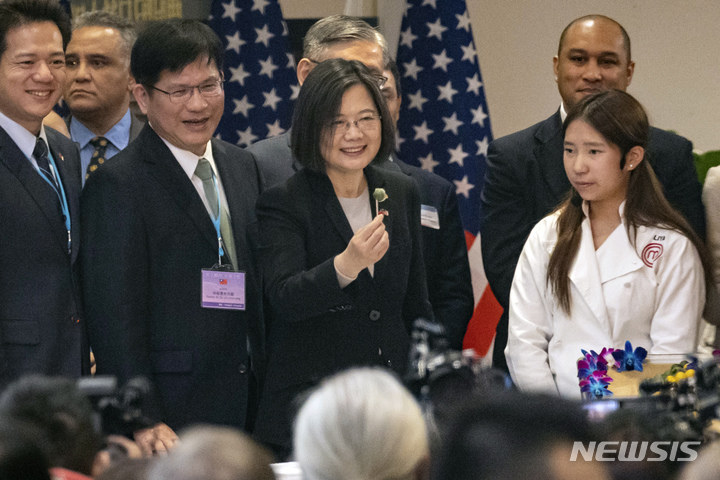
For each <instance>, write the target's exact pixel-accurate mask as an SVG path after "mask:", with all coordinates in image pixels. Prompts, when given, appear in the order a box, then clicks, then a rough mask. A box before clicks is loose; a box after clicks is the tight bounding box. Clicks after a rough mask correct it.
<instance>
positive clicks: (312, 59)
mask: <svg viewBox="0 0 720 480" xmlns="http://www.w3.org/2000/svg"><path fill="white" fill-rule="evenodd" d="M303 56H304V58H303V59H302V60H300V62H298V68H297V75H298V81H299V82H300V84H301V85H302V83H303V82H304V81H305V78H306V77H307V75H308V74H309V73H310V71H311V70H312V69H313V68H314V67H315V65H317V62H320V61H323V60H328V59H330V58H343V59H345V60H358V61H360V62H362V63H364V64H365V65H366V66H367V67H368V68H370V70H371V71H373V72H375V73H377V74H378V75H379V76H380V75H382V76H385V78H387V80H386V81H385V83H384V85H383V87H382V92H383V95H384V96H385V99H386V101H388V106H389V107H390V110H391V113H393V121H394V122H396V123H397V115H398V114H399V108H400V92H399V86H398V84H397V82H396V79H397V67H396V66H395V64H394V62H393V61H392V59H391V58H390V55H389V53H388V50H387V42H386V41H385V38H384V37H383V36H382V35H381V34H380V33H378V32H377V31H376V30H375V29H373V28H372V27H371V26H370V25H368V24H367V23H366V22H364V21H363V20H360V19H357V18H352V17H345V16H343V15H334V16H330V17H326V18H324V19H322V20H320V21H318V22H317V23H316V24H315V25H313V26H312V27H311V28H310V30H309V31H308V33H307V35H306V37H305V40H304V45H303ZM392 68H394V69H395V70H394V73H393V71H391V69H392ZM393 108H395V109H396V110H395V111H394V112H392V110H393ZM248 150H249V151H250V152H252V153H253V154H254V155H255V156H256V157H257V159H258V164H259V165H260V168H261V169H262V171H263V175H264V178H265V181H266V182H267V184H268V186H271V185H275V184H277V183H282V182H284V181H285V180H287V179H288V178H290V177H291V176H292V175H293V174H294V173H295V172H296V171H298V170H299V169H300V164H299V163H298V161H297V160H296V159H294V158H293V156H292V153H291V151H290V135H289V133H285V134H283V135H280V136H278V137H274V138H269V139H266V140H263V141H260V142H258V143H255V144H254V145H252V146H251V147H249V148H248ZM381 166H383V167H384V168H387V169H389V170H391V171H395V172H402V173H405V174H406V175H408V176H409V177H410V178H411V179H412V180H413V181H414V182H415V184H416V185H417V186H418V188H419V191H420V200H421V203H422V205H421V209H422V210H421V211H422V212H423V215H422V216H421V220H422V226H423V228H422V237H423V258H424V260H425V268H426V271H427V282H428V294H429V297H430V303H431V304H432V307H433V313H434V315H435V319H436V320H437V321H438V322H440V323H441V324H443V325H444V326H445V328H446V331H447V337H448V341H449V346H450V348H453V349H457V350H460V349H462V342H463V337H464V336H465V330H466V328H467V324H468V322H469V321H470V317H471V316H472V313H473V307H474V301H473V292H472V284H471V280H470V265H469V263H468V258H467V246H466V244H465V236H464V233H463V230H462V224H461V221H460V212H459V210H458V204H457V198H456V196H455V195H456V193H455V188H454V186H453V185H452V184H451V183H450V182H448V181H447V180H445V179H443V178H442V177H440V176H439V175H436V174H434V173H432V172H427V171H425V170H422V169H420V168H417V167H413V166H410V165H408V164H406V163H404V162H402V161H400V160H399V159H397V158H395V157H394V156H393V158H392V161H386V162H383V163H382V164H381Z"/></svg>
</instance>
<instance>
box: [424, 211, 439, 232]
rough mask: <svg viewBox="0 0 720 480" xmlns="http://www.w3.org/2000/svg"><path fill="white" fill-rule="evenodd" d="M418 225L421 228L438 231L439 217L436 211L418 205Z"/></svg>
mask: <svg viewBox="0 0 720 480" xmlns="http://www.w3.org/2000/svg"><path fill="white" fill-rule="evenodd" d="M420 224H421V225H422V226H423V227H430V228H434V229H435V230H440V217H439V216H438V211H437V209H436V208H435V207H431V206H430V205H420Z"/></svg>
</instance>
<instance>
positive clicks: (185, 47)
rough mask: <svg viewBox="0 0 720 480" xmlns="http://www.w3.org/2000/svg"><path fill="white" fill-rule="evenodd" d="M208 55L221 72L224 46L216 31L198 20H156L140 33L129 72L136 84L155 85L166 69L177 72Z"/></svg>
mask: <svg viewBox="0 0 720 480" xmlns="http://www.w3.org/2000/svg"><path fill="white" fill-rule="evenodd" d="M205 57H207V59H208V65H209V64H210V63H212V62H214V63H215V66H216V67H217V69H218V71H219V72H220V74H221V75H222V71H223V46H222V43H221V42H220V39H219V38H218V36H217V35H215V32H213V31H212V29H211V28H210V27H208V26H207V25H205V24H204V23H202V22H200V21H198V20H187V19H179V18H173V19H170V20H163V21H161V22H154V23H152V24H150V25H149V26H148V27H147V28H146V29H145V30H143V31H142V33H140V35H139V36H138V39H137V41H136V42H135V46H134V47H133V49H132V55H131V56H130V71H131V73H132V75H133V77H134V78H135V81H136V82H137V83H139V84H141V85H145V86H147V87H152V86H154V85H155V84H156V83H157V82H158V80H159V78H160V74H162V72H164V71H165V70H168V71H170V72H173V73H176V72H179V71H180V70H182V69H183V68H185V67H186V66H188V65H190V64H191V63H193V62H194V61H196V60H198V59H200V58H205Z"/></svg>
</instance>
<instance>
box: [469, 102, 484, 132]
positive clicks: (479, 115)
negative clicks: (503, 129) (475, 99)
mask: <svg viewBox="0 0 720 480" xmlns="http://www.w3.org/2000/svg"><path fill="white" fill-rule="evenodd" d="M470 111H471V112H472V114H473V121H472V123H477V124H478V125H480V126H481V127H482V126H484V125H485V119H486V118H487V114H486V113H485V112H484V111H483V109H482V105H481V106H479V107H478V108H473V109H471V110H470Z"/></svg>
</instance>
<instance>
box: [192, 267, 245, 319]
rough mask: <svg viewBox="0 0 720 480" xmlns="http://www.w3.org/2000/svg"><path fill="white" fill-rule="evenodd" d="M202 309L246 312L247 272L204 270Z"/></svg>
mask: <svg viewBox="0 0 720 480" xmlns="http://www.w3.org/2000/svg"><path fill="white" fill-rule="evenodd" d="M202 307H203V308H220V309H225V310H245V272H223V271H221V270H203V271H202Z"/></svg>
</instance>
